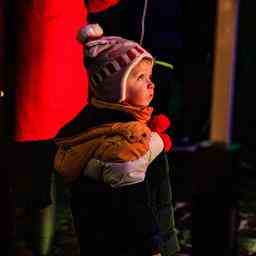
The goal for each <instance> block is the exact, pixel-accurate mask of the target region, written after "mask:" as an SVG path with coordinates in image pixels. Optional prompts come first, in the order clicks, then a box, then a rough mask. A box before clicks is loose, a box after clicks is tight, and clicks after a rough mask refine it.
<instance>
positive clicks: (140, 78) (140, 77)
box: [137, 74, 145, 81]
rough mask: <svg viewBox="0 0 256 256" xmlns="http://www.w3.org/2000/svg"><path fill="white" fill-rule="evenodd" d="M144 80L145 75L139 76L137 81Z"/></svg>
mask: <svg viewBox="0 0 256 256" xmlns="http://www.w3.org/2000/svg"><path fill="white" fill-rule="evenodd" d="M144 78H145V75H143V74H141V75H139V76H138V78H137V80H139V81H141V80H143V79H144Z"/></svg>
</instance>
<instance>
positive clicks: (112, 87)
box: [79, 30, 153, 102]
mask: <svg viewBox="0 0 256 256" xmlns="http://www.w3.org/2000/svg"><path fill="white" fill-rule="evenodd" d="M81 31H82V30H80V38H79V39H80V41H82V42H83V43H85V63H87V64H86V66H87V70H88V73H89V77H90V81H89V86H90V89H91V92H92V94H93V96H95V97H96V98H97V99H100V100H104V101H108V102H122V101H123V100H125V97H126V81H127V78H128V75H129V73H130V71H131V70H132V68H133V67H134V66H136V64H138V63H139V62H140V61H141V60H142V59H143V58H147V59H150V60H152V65H153V57H152V55H151V54H150V53H148V52H147V51H146V50H145V49H143V48H142V47H141V46H140V45H139V44H137V43H136V42H133V41H130V40H127V39H124V38H121V37H116V36H105V37H100V38H98V39H96V40H92V41H88V42H85V41H86V40H84V38H85V37H83V35H82V36H81ZM87 37H88V35H87ZM91 38H92V37H91ZM94 38H95V36H94Z"/></svg>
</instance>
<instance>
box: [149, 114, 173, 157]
mask: <svg viewBox="0 0 256 256" xmlns="http://www.w3.org/2000/svg"><path fill="white" fill-rule="evenodd" d="M149 127H150V129H151V130H152V131H154V132H157V133H158V134H159V136H160V137H161V138H162V140H163V143H164V151H165V152H169V151H170V150H171V149H172V140H171V138H170V136H169V135H168V134H167V133H166V130H167V129H168V128H169V127H171V121H170V119H169V118H168V117H167V116H166V115H164V114H159V115H154V116H152V118H151V120H150V121H149Z"/></svg>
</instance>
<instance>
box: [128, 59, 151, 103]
mask: <svg viewBox="0 0 256 256" xmlns="http://www.w3.org/2000/svg"><path fill="white" fill-rule="evenodd" d="M151 76H152V62H151V61H150V60H147V59H143V60H142V61H141V62H139V63H138V64H137V65H136V66H135V67H134V68H133V69H132V70H131V72H130V74H129V76H128V78H127V82H126V102H128V103H129V104H130V105H133V106H140V107H146V106H148V105H149V104H150V102H151V100H152V99H153V96H154V88H155V85H154V84H153V82H152V81H151Z"/></svg>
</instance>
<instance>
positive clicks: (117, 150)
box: [55, 25, 178, 256]
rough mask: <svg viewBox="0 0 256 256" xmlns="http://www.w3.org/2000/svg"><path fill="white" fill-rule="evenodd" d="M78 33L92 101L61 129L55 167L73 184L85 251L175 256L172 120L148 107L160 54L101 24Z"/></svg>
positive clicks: (122, 255) (74, 207)
mask: <svg viewBox="0 0 256 256" xmlns="http://www.w3.org/2000/svg"><path fill="white" fill-rule="evenodd" d="M95 30H96V31H98V33H93V31H95ZM92 36H93V37H94V40H88V39H90V38H92ZM97 36H98V37H99V38H97ZM79 39H80V41H82V42H83V43H84V44H85V45H86V48H85V49H86V52H85V58H86V62H87V64H88V66H87V68H88V72H89V76H90V83H89V86H90V88H89V89H90V103H89V105H88V106H87V107H86V108H85V109H84V110H83V111H82V112H81V113H80V114H79V115H78V116H77V117H76V118H75V119H74V120H73V121H72V122H71V123H70V124H68V125H67V126H66V127H64V128H63V129H62V130H61V131H60V133H59V136H58V138H57V139H56V143H57V144H58V145H59V146H60V147H59V150H58V152H57V154H56V158H55V167H56V169H57V170H59V171H60V172H61V174H62V175H63V176H64V178H65V180H66V181H67V182H69V183H70V185H71V208H72V213H73V216H74V221H75V226H76V229H77V233H78V237H79V242H80V250H81V255H86V253H88V255H90V254H91V255H103V253H104V255H108V254H109V255H114V256H136V255H139V256H149V255H163V256H164V255H175V253H176V251H177V250H178V243H177V237H176V231H175V227H174V221H173V206H172V199H171V187H170V181H169V170H168V162H167V157H166V156H165V151H168V150H169V149H170V147H171V140H170V139H169V137H168V135H167V134H166V133H165V130H166V129H167V128H168V127H169V120H168V119H167V118H166V117H163V116H162V117H161V116H157V117H153V116H152V113H153V108H152V107H150V106H149V104H150V102H151V100H152V99H153V96H154V87H155V86H154V84H153V83H152V81H151V75H152V67H153V63H154V60H153V57H152V56H151V54H150V53H148V52H147V51H146V50H145V49H143V48H142V47H141V46H140V45H138V44H137V43H135V42H133V41H129V40H126V39H123V38H120V37H102V31H101V30H100V28H99V27H98V26H97V25H91V26H89V28H88V27H87V28H85V29H82V30H81V31H80V35H79Z"/></svg>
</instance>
